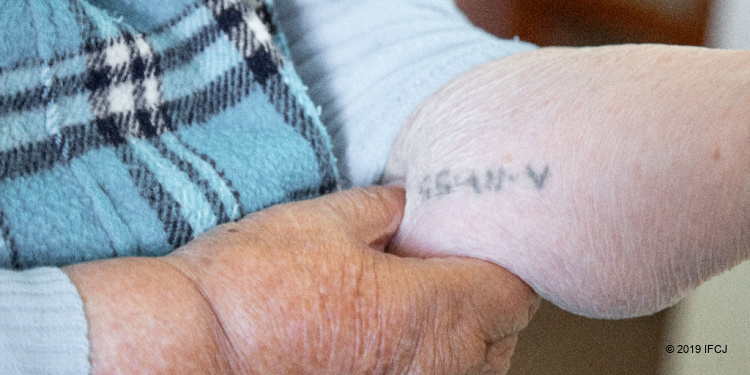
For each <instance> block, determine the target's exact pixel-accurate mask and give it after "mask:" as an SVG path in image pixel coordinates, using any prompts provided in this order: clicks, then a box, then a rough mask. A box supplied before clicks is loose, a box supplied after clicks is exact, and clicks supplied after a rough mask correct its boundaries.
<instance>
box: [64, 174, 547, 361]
mask: <svg viewBox="0 0 750 375" xmlns="http://www.w3.org/2000/svg"><path fill="white" fill-rule="evenodd" d="M404 203H405V202H404V192H403V190H402V189H400V188H395V187H391V188H377V187H376V188H370V189H368V190H361V189H355V190H351V191H345V192H341V193H337V194H332V195H329V196H326V197H323V198H319V199H315V200H311V201H305V202H298V203H293V204H287V205H281V206H276V207H273V208H270V209H268V210H265V211H262V212H259V213H255V214H252V215H249V216H248V217H246V218H244V219H243V220H241V221H239V222H237V223H230V224H226V225H222V226H219V227H217V228H215V229H214V230H211V231H209V232H208V233H205V234H203V235H201V236H200V237H198V238H196V239H195V240H194V241H192V242H190V243H189V244H187V245H186V246H184V247H182V248H180V249H178V250H177V251H176V252H174V253H173V254H171V255H169V256H166V257H163V258H127V259H112V260H106V261H100V262H92V263H84V264H80V265H74V266H70V267H67V268H65V269H64V271H66V272H67V273H68V275H69V276H70V278H71V280H72V281H73V282H74V283H75V284H76V286H77V287H78V289H79V291H80V293H81V296H82V298H83V300H84V303H85V312H86V317H87V319H88V321H89V329H90V333H89V334H90V339H91V353H92V354H91V360H92V365H93V367H94V371H93V372H94V373H103V374H110V373H122V374H137V373H148V374H158V373H178V374H365V373H367V374H403V373H413V374H503V373H505V372H506V371H507V369H508V366H509V361H510V356H511V354H512V352H513V348H514V346H515V341H516V336H517V332H518V331H519V330H520V329H522V328H523V327H525V326H526V324H527V323H528V321H529V319H530V317H531V315H532V314H533V313H534V311H535V310H536V308H537V306H538V302H539V299H538V297H537V296H536V294H535V293H534V292H533V291H532V290H531V289H530V288H529V287H528V286H527V285H526V284H525V283H523V282H522V281H521V280H520V279H518V278H517V277H516V276H514V275H512V274H511V273H509V272H508V271H506V270H504V269H502V268H501V267H498V266H496V265H494V264H491V263H489V262H486V261H482V260H476V259H465V258H444V259H433V260H421V259H405V258H399V257H397V256H394V255H391V254H386V253H384V252H383V249H384V247H385V245H386V243H387V242H388V241H389V240H390V239H391V237H392V236H393V235H394V232H395V231H396V229H397V228H398V226H399V223H400V220H401V217H402V214H403V207H404Z"/></svg>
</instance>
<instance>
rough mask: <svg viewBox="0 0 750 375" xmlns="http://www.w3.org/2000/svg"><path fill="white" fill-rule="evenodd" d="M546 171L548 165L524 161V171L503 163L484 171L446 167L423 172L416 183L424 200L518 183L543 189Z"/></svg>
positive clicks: (479, 192) (548, 170)
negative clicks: (432, 171)
mask: <svg viewBox="0 0 750 375" xmlns="http://www.w3.org/2000/svg"><path fill="white" fill-rule="evenodd" d="M549 175H550V167H549V165H545V166H544V167H541V168H539V167H534V166H532V165H527V166H526V169H525V170H523V171H511V170H508V169H506V167H497V168H488V169H486V170H483V171H476V170H474V169H468V170H466V169H465V170H452V169H448V168H446V169H443V170H441V171H439V172H438V173H436V174H428V175H425V176H424V177H423V178H422V180H421V181H420V184H419V195H421V196H422V200H423V201H426V200H429V199H432V198H436V197H440V196H444V195H449V194H451V193H454V192H457V191H461V190H464V191H473V192H474V193H475V194H484V193H489V192H499V191H502V190H504V189H506V188H509V187H511V186H516V185H520V184H526V185H527V186H529V187H531V188H534V189H537V190H544V188H545V186H546V184H547V179H548V178H549Z"/></svg>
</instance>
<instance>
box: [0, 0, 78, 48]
mask: <svg viewBox="0 0 750 375" xmlns="http://www.w3.org/2000/svg"><path fill="white" fill-rule="evenodd" d="M27 3H28V4H29V6H30V10H31V20H30V21H31V22H32V24H33V25H34V28H35V29H36V31H37V33H36V48H37V56H38V57H39V58H41V59H43V60H45V61H47V60H49V59H51V58H52V57H54V56H55V54H59V53H60V52H64V51H75V50H77V49H78V48H79V47H80V45H81V42H82V41H81V38H80V36H81V30H80V25H78V22H77V21H76V19H75V14H74V13H73V12H71V11H70V8H69V4H66V2H63V1H29V2H27ZM3 27H13V26H12V25H4V26H3Z"/></svg>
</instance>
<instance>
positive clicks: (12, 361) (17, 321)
mask: <svg viewBox="0 0 750 375" xmlns="http://www.w3.org/2000/svg"><path fill="white" fill-rule="evenodd" d="M87 334H88V325H87V323H86V317H85V315H84V311H83V302H82V301H81V298H80V296H79V295H78V291H77V289H76V288H75V286H74V285H73V284H72V283H71V282H70V280H69V279H68V277H67V275H65V274H64V273H63V272H62V271H60V270H59V269H57V268H36V269H32V270H29V271H8V270H0V374H11V375H13V374H24V375H29V374H78V375H83V374H88V373H89V371H90V367H91V366H90V362H89V342H88V338H87Z"/></svg>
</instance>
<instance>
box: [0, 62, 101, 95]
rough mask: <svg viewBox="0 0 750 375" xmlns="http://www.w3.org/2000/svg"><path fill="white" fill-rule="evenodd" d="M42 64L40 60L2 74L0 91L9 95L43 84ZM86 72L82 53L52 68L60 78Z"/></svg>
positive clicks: (51, 70) (67, 77)
mask: <svg viewBox="0 0 750 375" xmlns="http://www.w3.org/2000/svg"><path fill="white" fill-rule="evenodd" d="M41 64H42V63H41V62H39V64H32V65H30V66H23V67H20V68H17V69H14V70H8V71H5V72H3V73H2V74H0V92H2V94H3V95H5V96H9V95H15V94H17V93H20V92H23V91H25V90H29V89H34V88H36V87H38V86H40V85H42V83H43V82H42V81H41V78H40V75H39V72H40V71H41V69H40V65H41ZM85 72H86V57H85V56H80V55H79V56H73V57H70V58H66V59H63V60H60V61H57V62H55V64H54V65H53V66H52V67H51V69H50V73H51V74H53V75H54V76H56V77H57V78H58V79H60V80H63V79H69V78H70V77H75V76H79V75H82V74H83V73H85Z"/></svg>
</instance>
